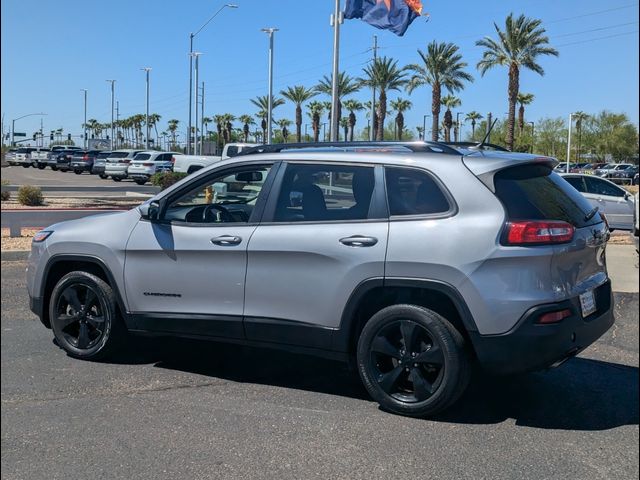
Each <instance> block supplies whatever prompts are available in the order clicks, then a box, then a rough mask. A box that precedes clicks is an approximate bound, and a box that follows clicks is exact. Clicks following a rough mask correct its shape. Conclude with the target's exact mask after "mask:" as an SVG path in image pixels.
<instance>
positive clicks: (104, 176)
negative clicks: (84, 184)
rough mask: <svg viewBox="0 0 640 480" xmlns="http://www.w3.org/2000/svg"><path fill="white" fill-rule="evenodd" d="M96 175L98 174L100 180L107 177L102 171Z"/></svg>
mask: <svg viewBox="0 0 640 480" xmlns="http://www.w3.org/2000/svg"><path fill="white" fill-rule="evenodd" d="M98 176H99V177H100V178H101V179H102V180H106V179H107V178H109V177H107V176H106V175H105V174H104V173H100V174H99V175H98Z"/></svg>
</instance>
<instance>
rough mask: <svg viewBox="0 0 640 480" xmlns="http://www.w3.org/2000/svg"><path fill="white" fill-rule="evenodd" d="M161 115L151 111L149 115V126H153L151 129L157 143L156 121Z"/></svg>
mask: <svg viewBox="0 0 640 480" xmlns="http://www.w3.org/2000/svg"><path fill="white" fill-rule="evenodd" d="M161 118H162V116H161V115H160V114H158V113H152V114H150V115H149V127H153V131H154V132H155V133H156V143H158V122H159V121H160V119H161Z"/></svg>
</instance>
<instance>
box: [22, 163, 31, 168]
mask: <svg viewBox="0 0 640 480" xmlns="http://www.w3.org/2000/svg"><path fill="white" fill-rule="evenodd" d="M30 166H31V165H30V164H28V163H23V164H22V167H23V168H29V167H30Z"/></svg>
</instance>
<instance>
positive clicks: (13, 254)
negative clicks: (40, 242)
mask: <svg viewBox="0 0 640 480" xmlns="http://www.w3.org/2000/svg"><path fill="white" fill-rule="evenodd" d="M28 256H29V250H5V251H3V252H2V255H1V258H0V260H2V261H3V262H18V261H22V260H26V259H27V257H28Z"/></svg>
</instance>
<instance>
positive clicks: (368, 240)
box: [340, 235, 378, 247]
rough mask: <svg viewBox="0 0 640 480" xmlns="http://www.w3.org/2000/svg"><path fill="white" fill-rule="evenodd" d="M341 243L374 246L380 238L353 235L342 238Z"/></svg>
mask: <svg viewBox="0 0 640 480" xmlns="http://www.w3.org/2000/svg"><path fill="white" fill-rule="evenodd" d="M340 243H342V244H343V245H346V246H347V247H373V246H374V245H375V244H376V243H378V239H377V238H375V237H364V236H362V235H353V236H351V237H344V238H341V239H340Z"/></svg>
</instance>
